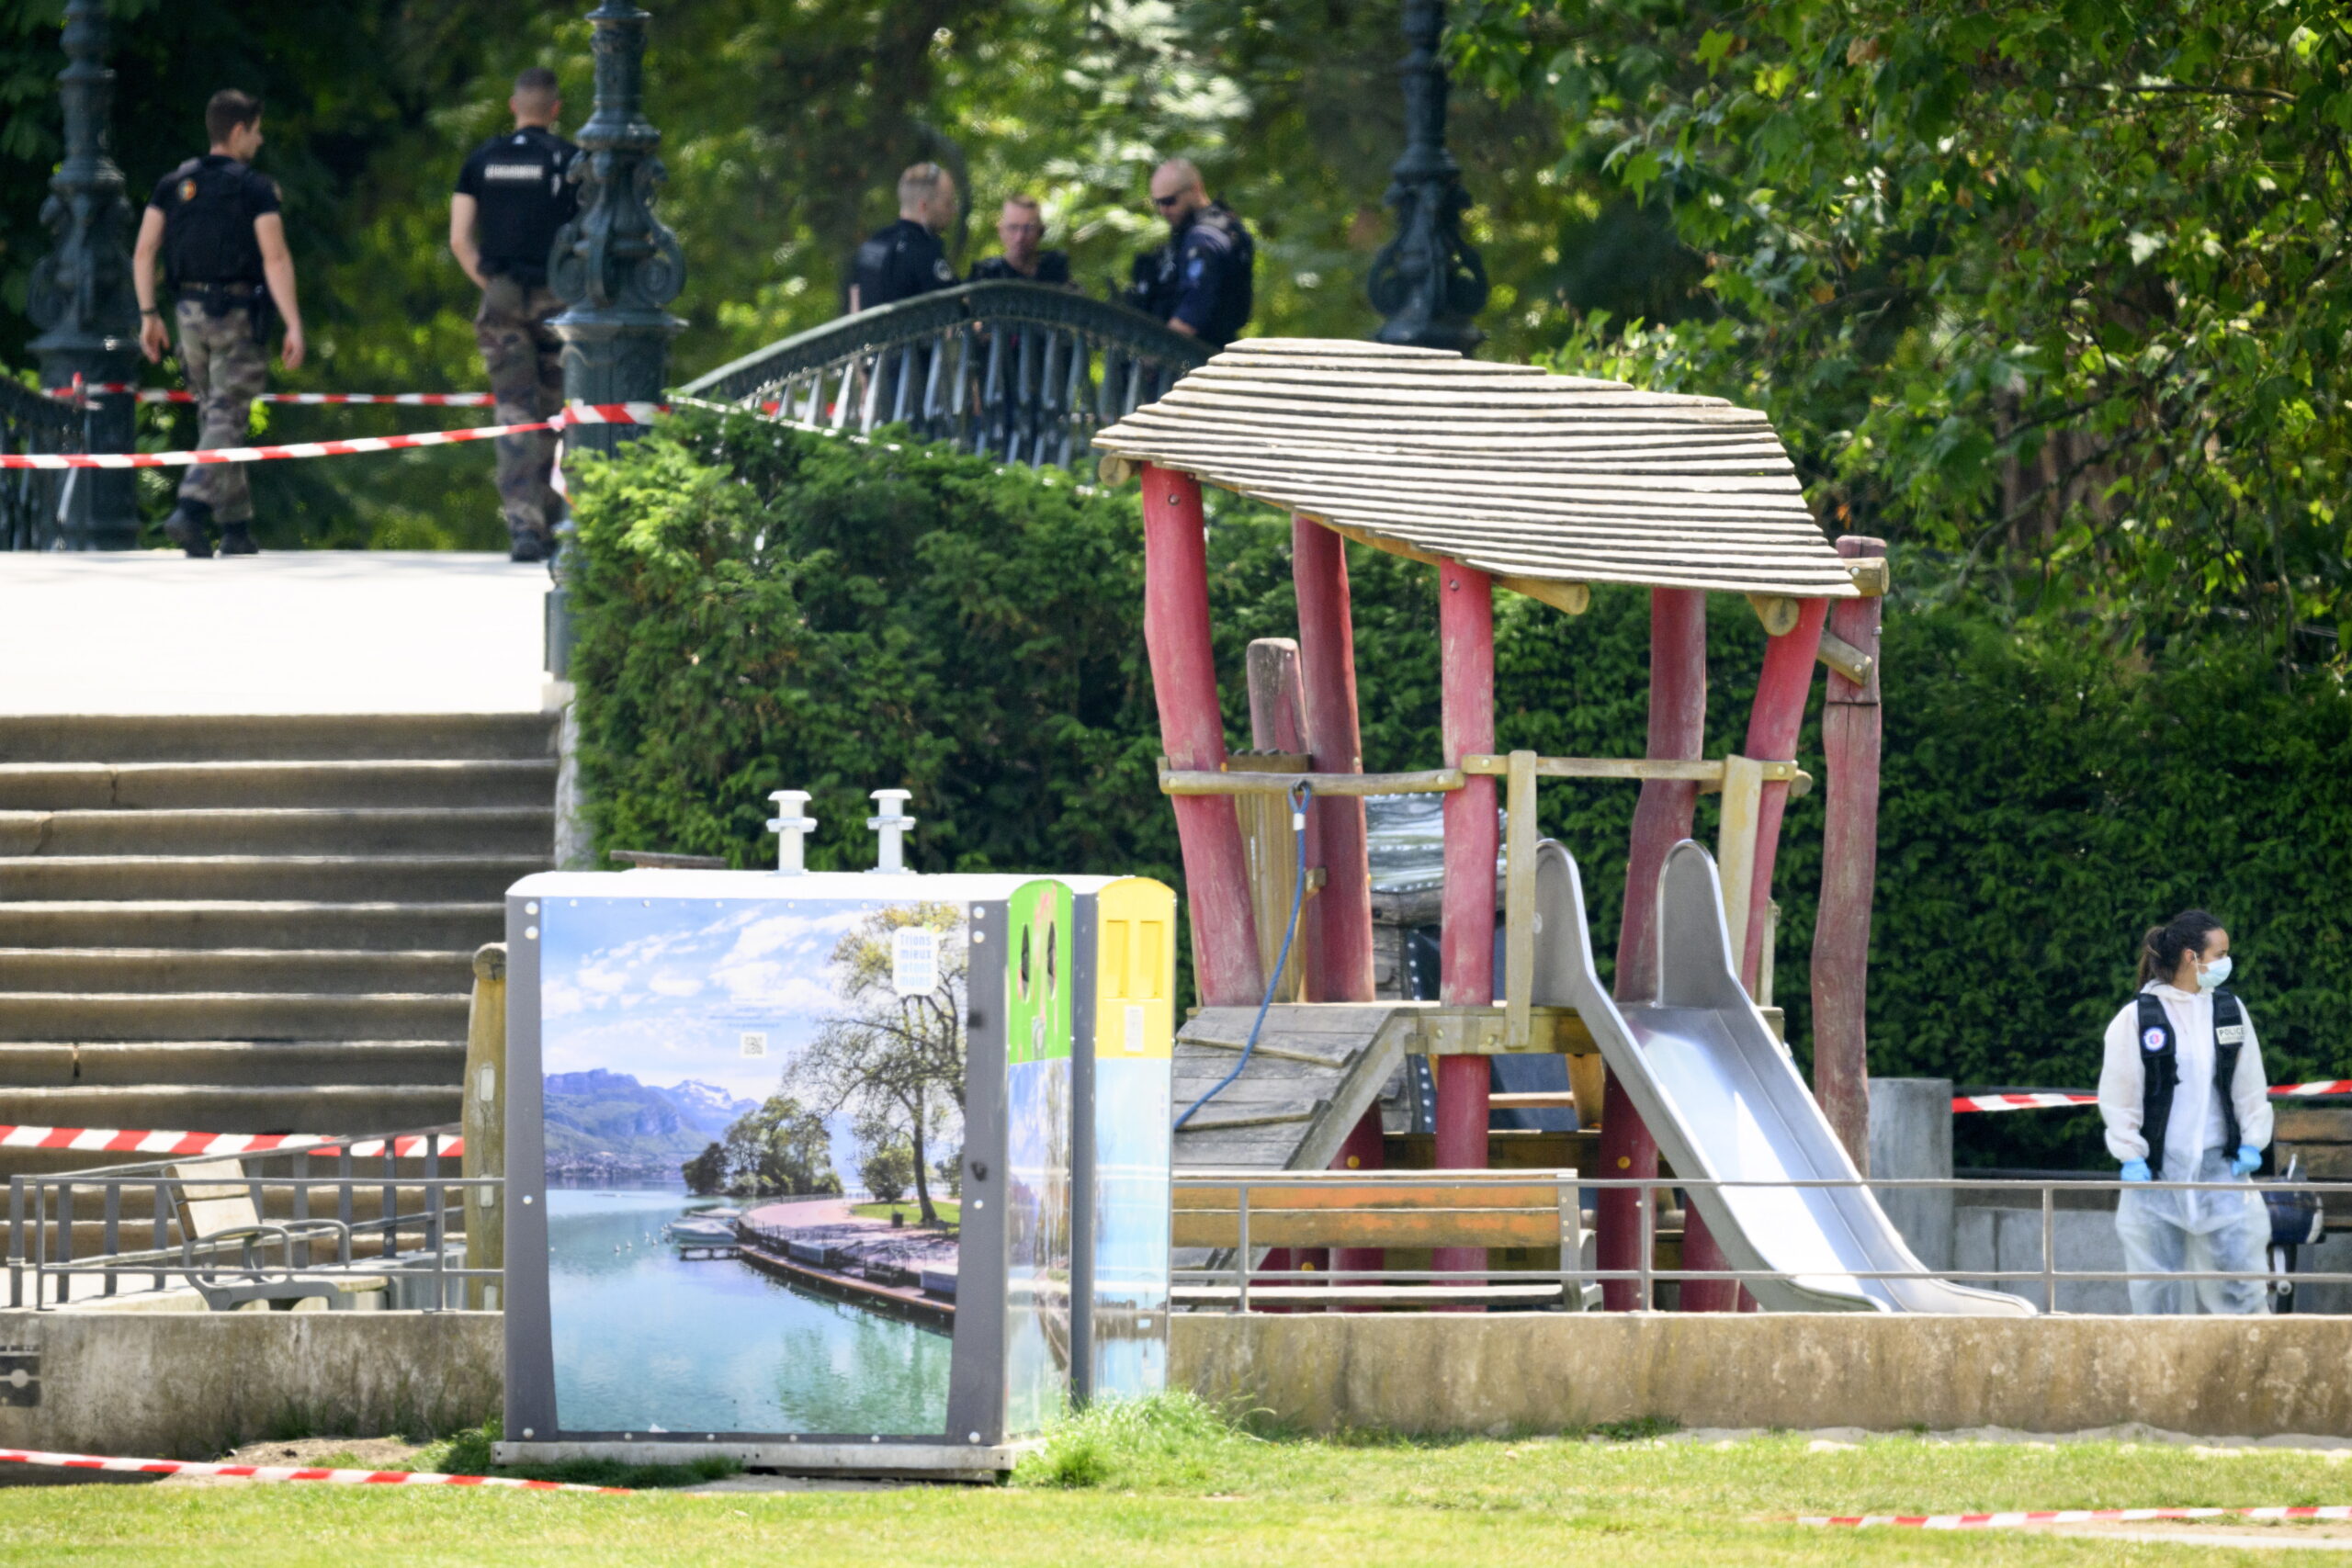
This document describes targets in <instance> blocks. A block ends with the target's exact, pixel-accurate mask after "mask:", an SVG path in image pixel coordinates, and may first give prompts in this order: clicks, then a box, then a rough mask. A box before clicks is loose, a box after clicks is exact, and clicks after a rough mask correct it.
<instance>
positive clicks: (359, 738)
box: [0, 713, 555, 762]
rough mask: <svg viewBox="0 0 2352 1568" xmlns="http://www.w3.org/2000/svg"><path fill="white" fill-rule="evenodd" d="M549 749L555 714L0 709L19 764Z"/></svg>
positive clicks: (538, 753) (4, 749) (2, 728)
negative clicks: (14, 711) (15, 711)
mask: <svg viewBox="0 0 2352 1568" xmlns="http://www.w3.org/2000/svg"><path fill="white" fill-rule="evenodd" d="M554 755H555V717H554V716H553V715H551V714H544V713H482V714H245V715H209V714H207V715H147V714H62V715H49V714H34V715H5V716H0V757H6V758H8V759H9V760H10V761H20V762H207V761H238V762H251V761H338V760H350V759H356V758H368V757H379V758H402V757H438V758H506V759H520V758H538V757H546V758H552V757H553V756H554Z"/></svg>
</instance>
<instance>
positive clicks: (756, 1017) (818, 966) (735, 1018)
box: [539, 898, 884, 1100]
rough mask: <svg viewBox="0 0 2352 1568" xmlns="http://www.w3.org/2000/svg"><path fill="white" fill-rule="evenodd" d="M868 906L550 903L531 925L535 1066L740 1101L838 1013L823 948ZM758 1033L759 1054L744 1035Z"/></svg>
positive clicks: (731, 901) (766, 1088)
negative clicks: (538, 946)
mask: <svg viewBox="0 0 2352 1568" xmlns="http://www.w3.org/2000/svg"><path fill="white" fill-rule="evenodd" d="M883 907H884V906H883V905H882V904H881V903H880V902H878V901H876V902H863V901H861V902H856V903H852V902H847V901H842V902H834V901H830V900H825V901H820V900H812V899H806V898H803V899H796V900H789V901H787V900H782V899H757V900H754V899H743V898H728V899H710V898H695V899H687V898H651V899H640V898H577V899H575V898H552V899H549V900H548V904H547V908H546V910H545V911H544V914H543V917H542V919H541V922H540V924H541V929H542V932H543V935H542V937H541V942H542V951H541V957H540V980H539V1010H540V1011H539V1017H540V1063H541V1070H542V1071H544V1072H548V1073H577V1072H586V1071H589V1070H591V1069H593V1068H596V1067H603V1068H605V1069H607V1070H609V1071H612V1072H616V1073H627V1074H628V1075H629V1076H630V1077H634V1078H636V1079H637V1080H638V1081H639V1083H642V1084H653V1085H664V1086H666V1085H670V1084H674V1083H677V1082H678V1081H680V1080H681V1079H684V1078H697V1079H700V1080H701V1081H703V1082H705V1083H709V1084H716V1085H718V1087H719V1088H721V1089H726V1090H728V1091H729V1092H730V1093H732V1094H737V1095H741V1096H742V1097H743V1098H744V1099H747V1100H765V1099H766V1098H767V1097H768V1096H769V1095H772V1094H774V1093H775V1092H776V1090H777V1089H778V1087H779V1085H780V1083H781V1081H782V1077H783V1073H784V1069H785V1068H786V1066H787V1065H789V1064H790V1062H791V1061H792V1059H793V1058H794V1057H795V1056H796V1055H797V1054H798V1053H799V1051H800V1050H801V1048H802V1047H804V1046H805V1045H806V1044H807V1043H809V1040H810V1039H812V1038H813V1037H814V1035H815V1033H816V1031H817V1028H818V1025H819V1024H820V1022H822V1021H823V1020H824V1019H825V1018H826V1017H827V1016H828V1015H830V1014H831V1013H833V1012H835V1011H836V1010H839V1008H840V1006H841V1003H840V998H838V997H837V996H836V995H835V994H834V992H833V988H832V985H831V969H830V962H829V961H830V960H831V956H832V952H833V947H834V944H835V943H837V942H839V941H840V940H841V938H842V934H843V933H845V932H847V931H850V930H852V929H853V928H854V927H855V926H856V925H857V923H858V922H859V921H860V920H862V919H865V917H866V916H867V915H868V914H870V913H872V912H873V911H874V910H876V909H877V908H883ZM747 1033H749V1034H764V1035H765V1036H766V1037H767V1038H766V1042H765V1055H746V1054H745V1047H744V1042H743V1036H744V1035H745V1034H747Z"/></svg>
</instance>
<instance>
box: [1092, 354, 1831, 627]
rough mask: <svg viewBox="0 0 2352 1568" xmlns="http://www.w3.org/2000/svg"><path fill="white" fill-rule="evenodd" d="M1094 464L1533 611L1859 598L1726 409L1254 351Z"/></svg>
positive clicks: (1518, 379) (1457, 359) (1196, 381)
mask: <svg viewBox="0 0 2352 1568" xmlns="http://www.w3.org/2000/svg"><path fill="white" fill-rule="evenodd" d="M1094 444H1095V446H1097V447H1099V448H1101V449H1102V450H1103V451H1106V452H1109V453H1112V454H1114V455H1115V456H1117V457H1125V458H1127V459H1129V460H1131V461H1133V462H1137V463H1146V462H1148V463H1152V464H1156V465H1158V466H1159V467H1162V468H1174V469H1180V470H1182V471H1183V472H1185V473H1189V474H1193V475H1194V476H1196V477H1197V478H1199V479H1201V480H1202V481H1204V483H1209V484H1214V485H1217V486H1220V487H1222V488H1224V489H1227V490H1230V491H1237V492H1238V493H1240V494H1242V495H1247V496H1252V497H1255V498H1256V499H1258V500H1260V501H1263V502H1268V503H1270V504H1272V505H1275V506H1280V507H1283V508H1285V509H1287V510H1289V511H1292V512H1296V513H1303V514H1305V515H1306V516H1309V517H1312V518H1314V519H1316V520H1317V521H1318V522H1321V523H1324V524H1327V525H1329V526H1331V527H1334V528H1336V529H1338V530H1339V531H1340V532H1341V533H1343V534H1346V535H1348V536H1351V537H1354V538H1358V539H1361V540H1362V541H1363V542H1364V543H1366V544H1370V545H1374V546H1377V547H1382V548H1385V549H1391V550H1396V551H1398V552H1399V553H1402V554H1405V555H1412V556H1423V557H1431V558H1435V557H1443V558H1451V559H1453V560H1457V561H1460V562H1462V563H1463V564H1464V565H1465V566H1471V567H1475V568H1477V569H1478V570H1483V571H1488V572H1492V573H1494V574H1496V576H1497V577H1498V578H1500V579H1502V580H1504V581H1505V583H1506V585H1507V586H1511V587H1520V588H1522V589H1523V590H1525V591H1530V592H1543V591H1544V587H1545V585H1556V584H1567V583H1589V582H1629V583H1642V584H1646V585H1650V586H1655V587H1666V588H1705V589H1720V590H1724V591H1726V592H1739V593H1748V594H1757V595H1773V596H1788V597H1795V598H1848V597H1851V596H1853V595H1854V593H1855V592H1856V589H1855V586H1854V582H1853V579H1852V577H1851V576H1850V574H1849V571H1848V569H1847V566H1846V564H1845V562H1844V561H1843V560H1842V559H1841V558H1839V556H1838V552H1837V551H1836V550H1835V549H1833V548H1832V547H1830V544H1829V541H1828V539H1827V538H1826V537H1825V536H1823V534H1822V531H1821V527H1820V525H1818V524H1817V523H1815V521H1814V518H1813V513H1812V512H1811V510H1810V509H1809V508H1807V506H1806V505H1805V500H1804V491H1802V490H1801V489H1800V488H1799V486H1798V483H1797V477H1796V469H1795V467H1794V465H1792V463H1791V462H1790V461H1789V456H1788V453H1787V451H1786V450H1785V449H1784V448H1782V446H1781V439H1780V437H1779V436H1778V435H1777V434H1774V433H1773V430H1772V425H1771V423H1770V421H1769V420H1767V419H1766V418H1765V417H1764V415H1762V414H1761V413H1758V412H1756V411H1755V410H1753V409H1743V408H1737V407H1735V406H1734V405H1732V404H1731V403H1728V402H1725V401H1724V400H1723V399H1721V398H1694V397H1682V396H1677V395H1674V394H1671V393H1664V392H1644V391H1639V390H1636V389H1634V388H1632V387H1629V386H1627V385H1625V384H1624V383H1623V382H1622V381H1600V380H1587V379H1583V378H1576V377H1568V376H1554V375H1551V374H1549V373H1547V372H1545V371H1544V370H1541V369H1538V368H1536V367H1533V366H1529V365H1494V364H1488V363H1487V362H1486V361H1483V360H1476V359H1468V358H1464V356H1463V355H1458V354H1453V353H1448V352H1445V351H1442V350H1437V349H1418V348H1395V347H1390V346H1388V345H1386V344H1373V343H1357V342H1351V341H1347V340H1332V339H1317V338H1246V339H1244V340H1242V341H1241V342H1239V343H1237V344H1234V345H1233V346H1232V347H1231V348H1228V349H1227V350H1226V351H1225V352H1224V353H1222V354H1219V355H1217V356H1216V358H1214V359H1212V360H1210V361H1209V362H1208V363H1207V364H1206V365H1204V366H1202V367H1198V368H1197V369H1194V370H1192V371H1190V372H1187V373H1186V374H1185V376H1184V377H1183V378H1182V379H1181V380H1179V381H1178V382H1177V383H1176V384H1175V386H1174V387H1172V388H1170V389H1169V391H1168V392H1167V394H1166V395H1165V396H1163V397H1161V398H1160V399H1159V400H1157V401H1155V402H1151V403H1148V404H1146V405H1145V406H1143V407H1141V408H1139V409H1137V410H1136V411H1135V412H1133V413H1131V414H1129V415H1127V416H1126V417H1125V419H1123V420H1120V421H1119V422H1118V423H1115V424H1113V425H1111V426H1109V427H1108V428H1106V429H1104V430H1102V431H1100V432H1098V433H1097V434H1096V435H1095V437H1094ZM1544 596H1546V597H1550V596H1551V594H1549V593H1545V594H1544Z"/></svg>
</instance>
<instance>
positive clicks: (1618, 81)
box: [1460, 0, 2352, 663]
mask: <svg viewBox="0 0 2352 1568" xmlns="http://www.w3.org/2000/svg"><path fill="white" fill-rule="evenodd" d="M1460 41H1461V43H1462V54H1463V58H1464V61H1465V62H1467V63H1468V64H1469V65H1470V66H1471V67H1472V68H1473V69H1474V70H1475V71H1476V72H1477V73H1479V76H1480V79H1481V80H1483V81H1484V82H1485V83H1487V85H1491V86H1494V87H1497V88H1498V89H1501V90H1504V91H1506V92H1516V93H1520V94H1523V95H1525V96H1527V97H1529V98H1532V99H1534V100H1536V101H1541V102H1544V103H1545V104H1548V105H1549V106H1550V107H1551V108H1552V109H1553V111H1554V112H1555V113H1556V114H1557V115H1558V117H1559V119H1560V123H1561V127H1562V130H1563V133H1564V143H1565V146H1566V153H1565V156H1564V159H1563V161H1562V164H1561V171H1562V174H1563V175H1564V176H1565V175H1569V174H1573V173H1589V172H1595V171H1599V172H1605V173H1606V174H1607V175H1610V176H1611V178H1613V179H1614V180H1615V181H1616V182H1617V183H1618V184H1619V185H1621V186H1622V187H1623V190H1624V191H1625V193H1626V194H1627V196H1628V197H1632V198H1634V199H1637V200H1641V201H1643V202H1645V203H1646V204H1647V205H1648V206H1649V207H1650V209H1653V210H1656V211H1658V212H1660V213H1662V214H1664V215H1665V216H1666V217H1667V218H1668V220H1669V221H1670V223H1671V225H1672V229H1673V232H1674V234H1675V236H1676V237H1677V238H1678V239H1679V241H1680V242H1681V243H1683V244H1684V245H1685V246H1687V247H1688V248H1689V250H1690V251H1691V253H1693V254H1696V255H1698V256H1702V257H1703V258H1704V259H1703V267H1702V276H1699V277H1698V278H1697V280H1696V281H1697V286H1698V287H1697V292H1696V298H1697V299H1699V300H1702V301H1703V302H1704V309H1703V310H1702V312H1700V313H1698V314H1695V315H1691V316H1689V317H1688V318H1687V319H1684V320H1681V321H1676V322H1672V323H1669V324H1667V325H1663V326H1660V325H1657V324H1655V323H1651V324H1643V323H1638V322H1637V323H1633V324H1631V325H1630V326H1621V325H1620V324H1618V323H1611V322H1605V321H1590V320H1589V321H1587V322H1586V323H1585V324H1584V329H1583V331H1582V333H1580V334H1579V335H1578V336H1577V337H1576V338H1573V339H1571V340H1570V341H1569V342H1568V343H1567V344H1565V345H1564V347H1563V350H1562V359H1563V363H1564V364H1567V365H1577V366H1587V365H1613V366H1615V367H1618V368H1620V369H1623V370H1630V371H1632V372H1633V373H1634V374H1635V375H1636V376H1637V377H1638V378H1640V379H1643V380H1645V381H1648V382H1652V383H1654V384H1657V385H1660V386H1666V387H1677V388H1681V389H1687V390H1697V391H1709V392H1717V393H1721V394H1724V395H1725V396H1729V397H1733V398H1736V399H1738V400H1743V401H1747V402H1751V403H1754V404H1757V405H1758V406H1761V407H1763V408H1765V409H1767V410H1769V411H1770V412H1771V413H1772V415H1773V417H1774V420H1775V422H1776V423H1777V424H1778V425H1779V427H1780V429H1781V433H1782V434H1783V435H1784V436H1785V437H1787V438H1788V440H1789V442H1790V444H1791V446H1792V449H1793V451H1794V453H1795V455H1796V457H1797V459H1798V462H1799V464H1800V466H1801V468H1803V469H1804V473H1805V477H1806V480H1807V488H1808V493H1809V495H1810V496H1811V497H1812V499H1813V501H1814V502H1815V509H1816V511H1817V512H1818V513H1820V514H1821V515H1822V516H1823V517H1824V518H1825V520H1827V521H1829V522H1832V523H1834V524H1835V525H1838V526H1839V527H1842V528H1845V529H1849V530H1853V531H1858V532H1868V533H1875V534H1882V535H1887V536H1893V537H1895V538H1898V539H1903V540H1907V541H1912V542H1915V543H1917V544H1919V545H1923V546H1927V547H1931V548H1932V549H1934V550H1935V551H1937V552H1940V556H1939V565H1938V566H1930V565H1929V564H1928V562H1926V561H1923V560H1921V559H1920V558H1918V557H1916V556H1915V557H1913V558H1912V565H1913V570H1928V571H1940V572H1941V574H1942V575H1945V576H1946V577H1948V578H1949V579H1950V580H1951V581H1952V582H1954V583H1955V584H1957V583H1964V582H1968V581H1973V580H1976V579H1978V578H1981V577H1983V576H1985V569H1986V568H1987V567H1992V568H1995V569H1996V570H1994V571H1993V572H1992V573H1991V574H1990V575H1991V576H1992V577H1993V579H1994V582H1993V584H1992V585H1993V586H1994V587H1996V588H1997V589H1998V590H1999V591H2000V592H2002V593H2003V594H2005V595H2008V596H2011V602H2012V603H2013V604H2015V605H2016V606H2017V607H2018V608H2023V609H2029V610H2031V609H2040V610H2043V611H2054V612H2063V613H2065V614H2068V615H2087V616H2089V617H2093V618H2096V619H2102V620H2111V621H2113V622H2114V623H2116V624H2117V625H2118V626H2119V629H2120V630H2121V631H2123V632H2125V633H2128V634H2143V635H2144V634H2151V633H2153V634H2165V633H2168V632H2171V631H2175V630H2178V629H2184V628H2185V629H2198V628H2200V627H2206V626H2211V627H2212V628H2214V629H2218V630H2222V631H2230V630H2233V629H2234V628H2237V627H2241V626H2243V627H2248V628H2251V629H2253V630H2255V631H2256V633H2258V634H2259V636H2260V637H2261V638H2262V640H2264V641H2265V642H2266V643H2267V645H2268V647H2269V648H2270V649H2271V651H2272V653H2273V655H2274V656H2275V657H2278V658H2279V659H2281V660H2285V661H2288V662H2290V663H2293V662H2312V661H2313V660H2323V661H2324V660H2329V659H2331V658H2338V657H2340V656H2341V650H2342V649H2343V647H2344V641H2345V634H2346V632H2347V631H2352V549H2347V546H2348V545H2352V535H2347V532H2346V528H2347V524H2352V518H2347V517H2346V516H2345V515H2343V513H2344V508H2343V503H2342V497H2343V491H2344V488H2345V483H2346V457H2345V454H2346V452H2347V450H2352V401H2347V396H2346V395H2347V393H2352V386H2348V385H2347V383H2346V358H2347V354H2348V353H2352V276H2347V273H2346V269H2345V268H2344V266H2343V265H2342V262H2343V259H2344V254H2345V245H2346V232H2345V215H2346V208H2347V204H2352V157H2347V153H2352V147H2347V138H2352V28H2347V25H2346V13H2345V12H2344V11H2343V9H2342V8H2341V7H2340V6H2333V5H2328V4H2324V3H2321V0H2124V3H2118V4H2105V5H2095V4H2087V3H2083V0H2059V3H2051V0H1990V3H1987V0H1900V3H1897V0H1834V3H1833V0H1763V3H1760V4H1755V5H1743V6H1732V5H1728V4H1721V3H1716V0H1637V3H1635V4H1631V5H1624V4H1618V3H1617V0H1607V3H1603V0H1480V3H1479V4H1477V5H1476V6H1474V7H1473V9H1472V10H1471V11H1470V12H1469V13H1468V14H1467V15H1466V17H1465V20H1464V32H1463V38H1462V39H1461V40H1460Z"/></svg>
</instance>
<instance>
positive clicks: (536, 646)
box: [0, 550, 548, 715]
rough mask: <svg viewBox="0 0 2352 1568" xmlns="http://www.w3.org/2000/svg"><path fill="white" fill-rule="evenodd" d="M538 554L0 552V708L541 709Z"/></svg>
mask: <svg viewBox="0 0 2352 1568" xmlns="http://www.w3.org/2000/svg"><path fill="white" fill-rule="evenodd" d="M547 590H548V571H547V568H546V567H544V566H532V565H518V564H516V563H515V562H512V561H509V560H507V559H506V558H504V557H503V556H495V555H469V554H458V553H456V552H445V551H404V550H300V551H283V552H273V553H270V554H265V555H259V556H251V557H240V558H234V559H222V558H216V559H212V560H189V559H188V558H186V557H185V556H182V555H180V554H179V553H178V552H176V551H160V550H158V551H121V552H107V553H102V554H90V555H51V554H37V553H25V554H19V553H0V715H5V714H460V713H537V712H540V711H542V709H543V708H545V707H546V706H548V682H547V676H546V674H545V672H544V671H543V669H542V667H541V666H542V659H543V653H544V647H543V640H542V637H543V633H542V626H543V623H544V615H545V611H544V606H545V604H546V596H547Z"/></svg>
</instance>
